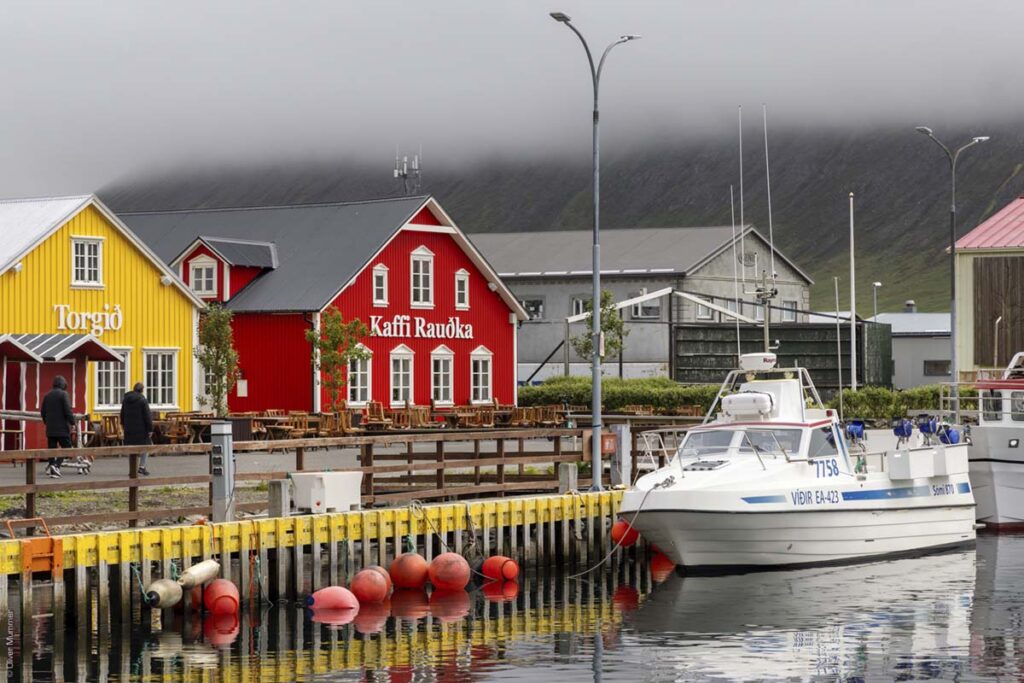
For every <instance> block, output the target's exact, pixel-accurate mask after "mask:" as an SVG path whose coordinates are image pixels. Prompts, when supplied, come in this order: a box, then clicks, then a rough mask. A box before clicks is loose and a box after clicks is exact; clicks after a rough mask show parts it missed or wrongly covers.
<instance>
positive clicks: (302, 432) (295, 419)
mask: <svg viewBox="0 0 1024 683" xmlns="http://www.w3.org/2000/svg"><path fill="white" fill-rule="evenodd" d="M285 427H286V428H287V429H288V433H287V436H286V437H285V438H288V439H305V438H306V437H307V436H313V435H314V434H315V433H316V432H315V431H314V430H312V429H310V427H309V414H308V413H295V414H292V415H290V416H289V419H288V422H287V423H286V424H285Z"/></svg>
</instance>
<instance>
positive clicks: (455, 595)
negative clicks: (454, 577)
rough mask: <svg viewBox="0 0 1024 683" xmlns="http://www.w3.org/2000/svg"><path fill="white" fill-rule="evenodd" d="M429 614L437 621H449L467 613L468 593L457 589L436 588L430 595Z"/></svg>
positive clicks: (462, 616) (456, 619)
mask: <svg viewBox="0 0 1024 683" xmlns="http://www.w3.org/2000/svg"><path fill="white" fill-rule="evenodd" d="M430 614H431V615H432V616H433V617H434V618H436V619H437V620H438V621H441V622H443V623H451V622H453V621H458V620H459V619H463V618H465V617H466V616H467V615H468V614H469V593H467V592H466V591H465V590H463V589H461V588H460V589H459V590H436V591H434V592H433V594H432V595H431V596H430Z"/></svg>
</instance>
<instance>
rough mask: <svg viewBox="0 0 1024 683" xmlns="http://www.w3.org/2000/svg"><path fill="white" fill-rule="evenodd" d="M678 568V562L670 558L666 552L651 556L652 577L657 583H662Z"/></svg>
mask: <svg viewBox="0 0 1024 683" xmlns="http://www.w3.org/2000/svg"><path fill="white" fill-rule="evenodd" d="M675 570H676V563H675V562H673V561H672V560H670V559H668V556H667V555H665V554H664V553H655V554H654V555H652V556H651V578H652V579H654V581H655V582H656V583H661V582H662V581H664V580H665V579H667V578H668V577H669V576H671V575H672V572H674V571H675Z"/></svg>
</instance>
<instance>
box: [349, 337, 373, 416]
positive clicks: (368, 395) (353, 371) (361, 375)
mask: <svg viewBox="0 0 1024 683" xmlns="http://www.w3.org/2000/svg"><path fill="white" fill-rule="evenodd" d="M358 348H360V349H362V350H363V351H366V352H369V349H367V348H366V347H365V346H363V345H362V344H359V345H358ZM372 372H373V359H372V358H350V359H349V361H348V403H349V405H350V406H364V405H366V404H367V403H368V402H369V401H370V400H371V399H372V397H373V393H372V391H371V389H370V387H372V386H373V384H372V381H371V380H372Z"/></svg>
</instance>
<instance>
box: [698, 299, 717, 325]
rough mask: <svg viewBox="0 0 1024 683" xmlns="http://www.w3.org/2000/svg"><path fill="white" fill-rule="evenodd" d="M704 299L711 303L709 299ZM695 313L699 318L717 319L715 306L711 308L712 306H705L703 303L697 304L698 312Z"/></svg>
mask: <svg viewBox="0 0 1024 683" xmlns="http://www.w3.org/2000/svg"><path fill="white" fill-rule="evenodd" d="M703 300H704V301H707V302H708V303H711V302H710V301H709V300H708V299H703ZM695 315H696V317H697V320H714V319H715V310H714V309H713V308H711V307H710V306H704V305H703V304H697V312H696V314H695Z"/></svg>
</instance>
